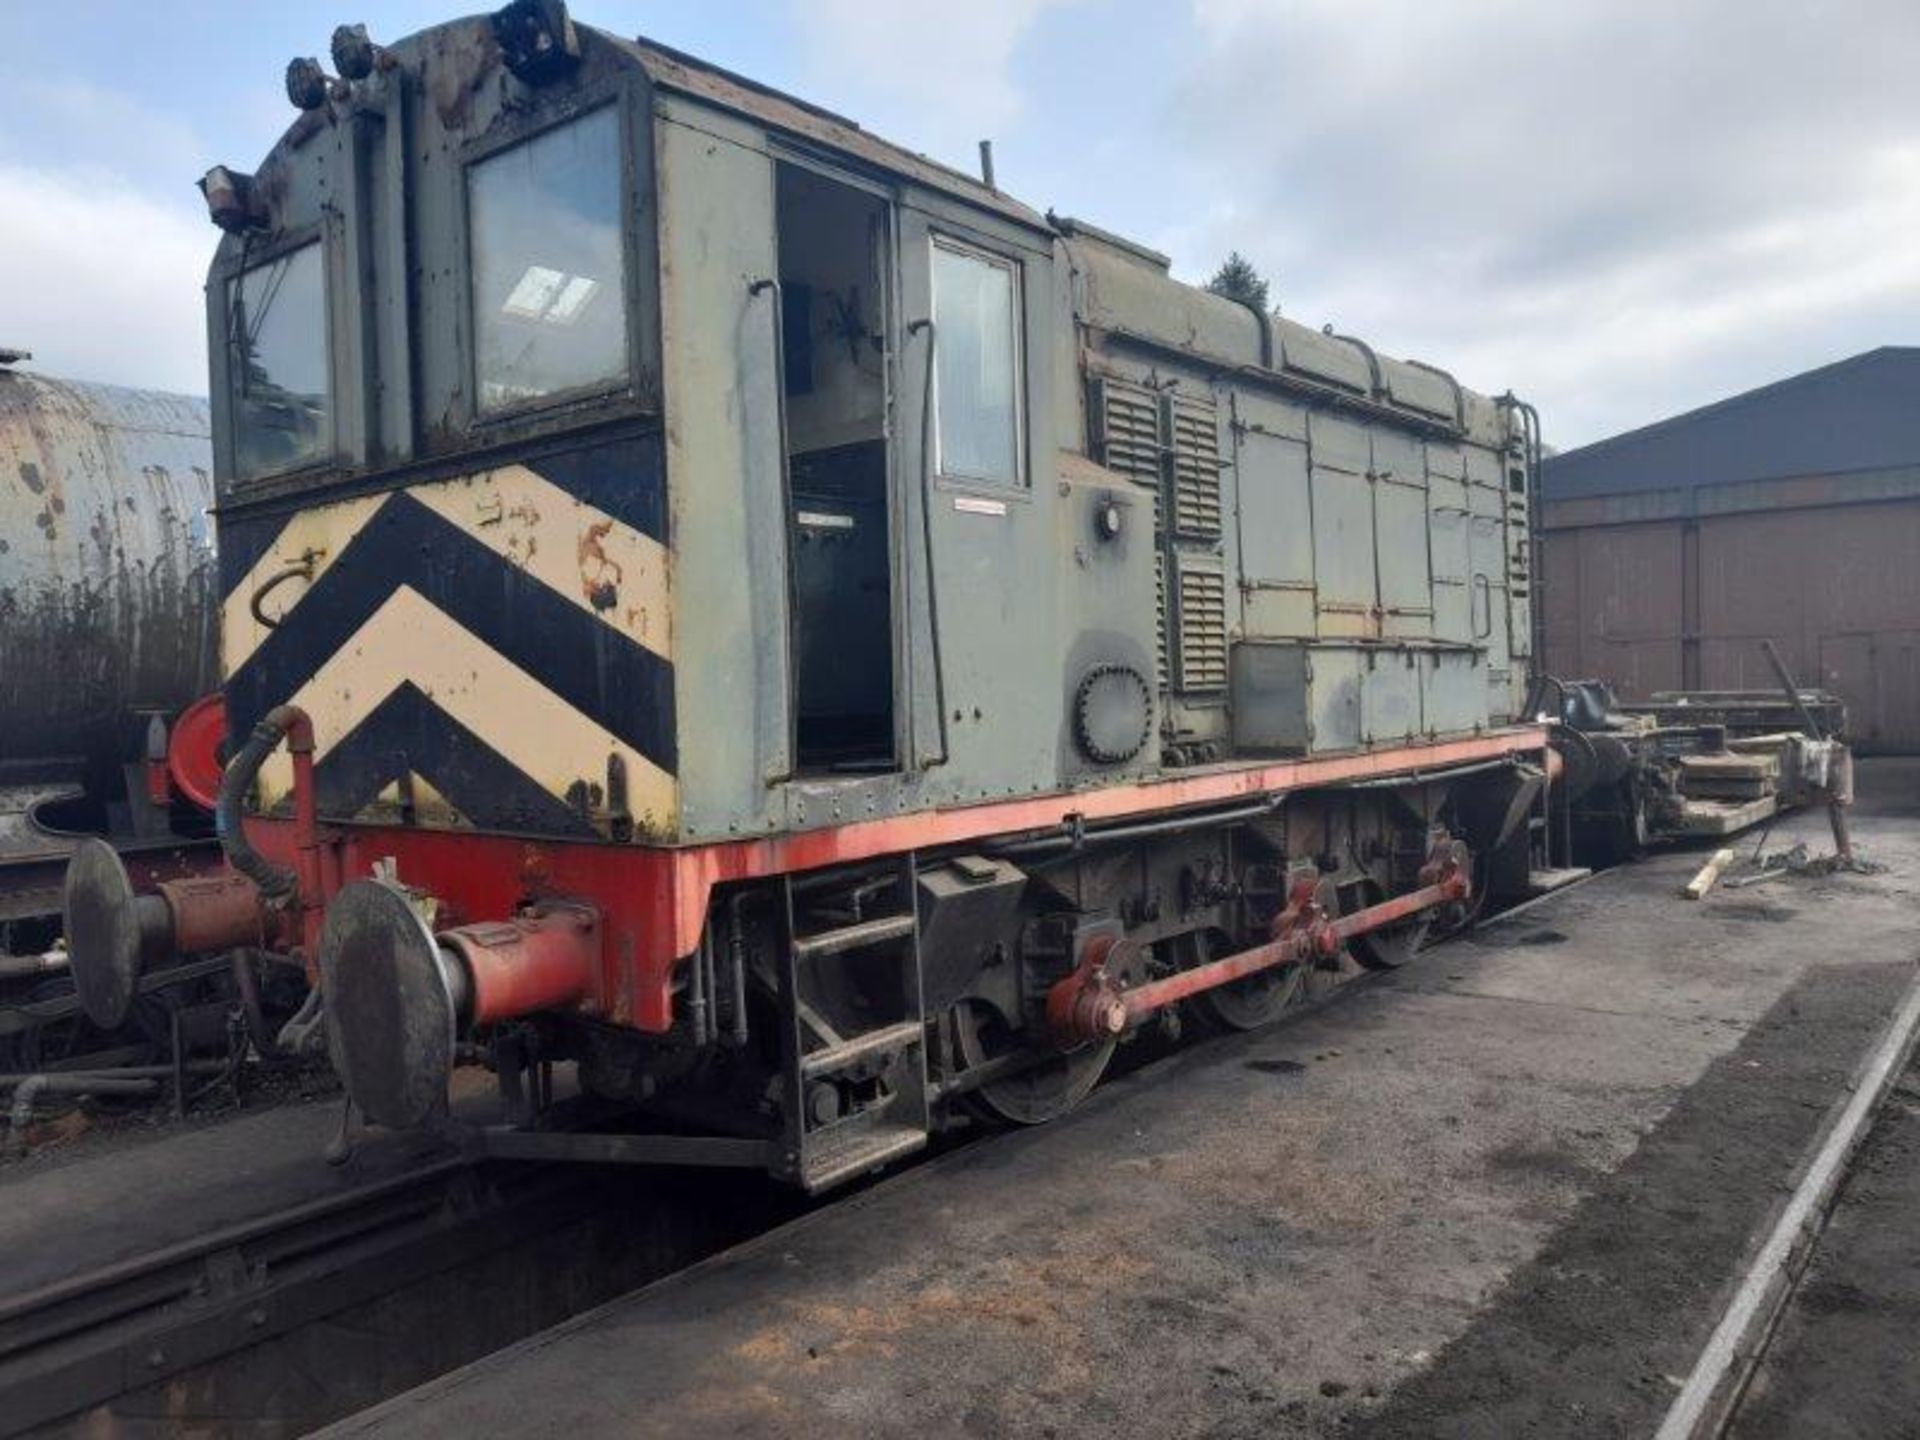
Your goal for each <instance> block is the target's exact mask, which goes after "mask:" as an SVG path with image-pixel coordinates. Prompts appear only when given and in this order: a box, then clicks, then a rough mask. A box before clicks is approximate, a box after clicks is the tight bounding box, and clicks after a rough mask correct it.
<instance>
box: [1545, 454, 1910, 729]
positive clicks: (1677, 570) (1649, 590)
mask: <svg viewBox="0 0 1920 1440" xmlns="http://www.w3.org/2000/svg"><path fill="white" fill-rule="evenodd" d="M1548 496H1549V499H1548V503H1547V504H1546V506H1545V508H1544V515H1543V521H1544V528H1545V532H1546V534H1545V544H1544V549H1543V557H1542V572H1543V585H1542V590H1543V596H1544V608H1545V628H1546V636H1545V640H1546V668H1547V670H1548V672H1549V673H1551V674H1555V675H1560V676H1567V677H1573V676H1581V677H1585V676H1597V677H1599V678H1602V679H1605V680H1607V681H1609V682H1610V683H1612V684H1613V685H1614V686H1615V687H1616V688H1617V689H1618V690H1619V691H1620V692H1621V693H1622V695H1623V696H1626V697H1629V698H1643V697H1645V696H1646V695H1648V694H1650V693H1651V692H1653V691H1655V690H1674V689H1709V690H1712V689H1760V688H1766V687H1770V686H1772V685H1773V684H1774V683H1775V682H1774V680H1773V676H1772V672H1771V671H1770V670H1769V669H1768V666H1767V661H1766V657H1765V655H1764V654H1763V653H1762V651H1761V647H1760V642H1761V640H1762V639H1765V638H1772V639H1773V640H1774V641H1776V642H1777V643H1778V644H1779V646H1780V648H1781V653H1782V654H1783V655H1784V656H1785V657H1786V660H1787V663H1788V664H1789V665H1790V666H1791V667H1792V668H1793V671H1794V674H1795V676H1796V677H1797V678H1798V679H1799V680H1800V681H1801V683H1802V684H1807V685H1812V684H1819V685H1823V686H1825V687H1826V688H1828V689H1830V690H1833V691H1834V692H1836V693H1837V694H1839V695H1840V696H1841V698H1842V699H1843V700H1845V701H1846V704H1847V708H1848V712H1849V717H1850V726H1851V730H1852V734H1853V738H1854V740H1855V742H1856V743H1857V744H1858V745H1859V746H1860V747H1861V748H1863V749H1869V750H1879V751H1891V752H1905V753H1913V752H1920V464H1915V465H1913V466H1907V467H1897V468H1892V469H1883V470H1873V471H1864V472H1851V473H1847V474H1840V475H1802V476H1791V477H1786V478H1781V479H1771V480H1760V481H1748V482H1739V483H1731V484H1722V485H1704V486H1693V487H1686V488H1674V489H1666V490H1640V491H1635V492H1630V493H1620V494H1611V495H1581V496H1577V497H1567V498H1560V499H1554V498H1552V496H1553V485H1552V479H1551V468H1550V469H1549V481H1548Z"/></svg>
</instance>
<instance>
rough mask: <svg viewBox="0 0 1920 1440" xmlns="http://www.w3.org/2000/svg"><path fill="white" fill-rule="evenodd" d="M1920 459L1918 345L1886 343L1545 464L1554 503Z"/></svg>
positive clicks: (1545, 479) (1546, 482)
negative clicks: (1582, 497) (1577, 497)
mask: <svg viewBox="0 0 1920 1440" xmlns="http://www.w3.org/2000/svg"><path fill="white" fill-rule="evenodd" d="M1908 465H1917V466H1920V346H1912V345H1883V346H1881V347H1880V348H1879V349H1877V350H1868V351H1866V352H1865V353H1864V354H1860V355H1855V356H1853V357H1852V358H1851V359H1847V360H1840V361H1837V362H1835V363H1834V364H1832V365H1823V366H1821V367H1820V368H1819V369H1817V370H1808V371H1806V372H1804V373H1803V374H1799V375H1794V376H1791V377H1789V378H1788V379H1785V380H1777V381H1775V382H1774V383H1773V384H1771V385H1763V386H1761V387H1760V388H1759V389H1757V390H1748V391H1746V392H1745V393H1744V394H1740V395H1735V396H1733V397H1732V398H1730V399H1727V400H1720V401H1717V402H1715V403H1714V404H1712V405H1706V406H1702V407H1701V408H1700V409H1698V410H1689V411H1687V412H1686V413H1685V414H1684V415H1675V416H1673V417H1672V418H1671V419H1668V420H1661V421H1657V422H1656V423H1654V424H1652V425H1647V426H1643V427H1642V428H1641V429H1638V430H1629V431H1627V432H1626V433H1625V434H1622V435H1615V436H1613V437H1611V438H1610V439H1606V440H1599V441H1596V442H1594V443H1593V444H1591V445H1583V446H1581V447H1580V448H1579V449H1578V450H1569V451H1567V452H1566V453H1564V454H1561V455H1556V456H1554V457H1552V458H1551V459H1549V460H1548V461H1547V462H1546V465H1545V467H1544V469H1543V472H1542V483H1543V488H1544V490H1545V493H1546V497H1547V498H1548V499H1549V500H1564V499H1571V498H1573V497H1575V496H1582V495H1618V494H1623V493H1627V492H1631V491H1639V490H1670V489H1678V488H1686V487H1692V486H1700V485H1725V484H1730V483H1734V482H1737V481H1745V480H1771V479H1778V478H1781V477H1785V476H1792V475H1837V474H1842V473H1844V472H1847V471H1851V470H1884V469H1892V468H1896V467H1900V466H1908Z"/></svg>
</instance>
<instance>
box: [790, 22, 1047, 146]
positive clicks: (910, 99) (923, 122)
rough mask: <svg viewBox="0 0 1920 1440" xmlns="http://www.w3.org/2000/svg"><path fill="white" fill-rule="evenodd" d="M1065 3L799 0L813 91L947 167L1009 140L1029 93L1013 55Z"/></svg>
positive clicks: (800, 26) (799, 26)
mask: <svg viewBox="0 0 1920 1440" xmlns="http://www.w3.org/2000/svg"><path fill="white" fill-rule="evenodd" d="M1064 3H1069V0H974V3H972V4H953V5H925V4H903V3H900V0H793V14H794V20H793V23H794V25H795V26H796V28H797V30H798V32H799V34H800V36H801V40H802V44H803V45H804V47H805V69H806V73H807V77H808V81H807V85H808V88H807V90H806V92H805V93H807V94H810V95H829V96H833V97H834V99H833V100H832V101H830V102H829V103H830V104H831V105H832V106H834V107H835V108H848V109H852V110H853V111H854V114H855V117H856V118H858V119H860V120H861V121H862V123H872V124H873V126H874V128H875V129H878V130H879V131H880V132H881V133H883V134H886V135H888V136H889V137H891V138H897V139H899V140H901V141H903V142H904V143H907V144H909V145H912V146H915V147H917V148H919V149H921V150H923V151H924V152H925V153H927V154H929V155H931V156H932V157H933V158H935V159H937V160H941V161H943V162H945V163H946V164H949V165H955V166H961V167H966V168H970V167H971V164H972V160H973V154H974V146H975V144H976V143H977V142H978V141H979V140H981V139H985V138H990V137H994V136H1004V135H1005V134H1007V133H1008V132H1009V131H1010V130H1011V129H1012V128H1013V126H1014V125H1015V124H1016V123H1017V122H1018V120H1019V118H1020V116H1021V113H1022V111H1023V110H1024V108H1025V103H1026V102H1025V97H1024V96H1023V95H1022V93H1021V90H1020V87H1019V86H1018V85H1017V84H1016V83H1015V78H1014V74H1013V60H1014V53H1015V50H1016V48H1017V47H1018V45H1019V43H1020V41H1021V40H1022V39H1023V38H1024V37H1025V36H1026V35H1027V34H1028V33H1029V31H1030V30H1031V29H1032V27H1033V25H1034V24H1035V22H1036V21H1037V20H1039V18H1040V17H1041V15H1042V14H1043V13H1044V12H1045V11H1047V10H1049V9H1051V8H1055V7H1057V6H1059V5H1061V4H1064Z"/></svg>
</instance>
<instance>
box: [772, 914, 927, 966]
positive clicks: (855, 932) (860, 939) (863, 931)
mask: <svg viewBox="0 0 1920 1440" xmlns="http://www.w3.org/2000/svg"><path fill="white" fill-rule="evenodd" d="M915 923H916V922H915V920H914V917H913V916H912V915H884V916H882V917H881V918H880V919H878V920H862V921H860V922H859V923H858V924H855V925H846V926H842V927H841V928H840V929H838V930H823V931H821V932H820V933H819V934H817V935H796V936H795V937H794V941H793V953H794V956H795V957H796V958H797V959H801V960H818V959H820V958H822V957H823V956H827V955H840V954H844V953H845V952H847V951H849V950H864V949H867V948H868V947H870V946H874V945H884V944H886V943H887V942H888V941H891V940H904V939H906V937H907V936H909V935H911V934H913V927H914V925H915Z"/></svg>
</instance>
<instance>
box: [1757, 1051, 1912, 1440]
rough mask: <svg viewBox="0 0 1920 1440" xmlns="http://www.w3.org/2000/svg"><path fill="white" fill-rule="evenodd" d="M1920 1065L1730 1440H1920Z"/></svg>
mask: <svg viewBox="0 0 1920 1440" xmlns="http://www.w3.org/2000/svg"><path fill="white" fill-rule="evenodd" d="M1917 1361H1920V1065H1916V1066H1914V1067H1912V1068H1909V1070H1908V1071H1907V1074H1906V1076H1905V1077H1904V1078H1903V1080H1902V1081H1901V1083H1900V1084H1899V1085H1898V1086H1897V1087H1896V1088H1895V1089H1894V1091H1893V1093H1892V1094H1891V1095H1890V1096H1889V1097H1888V1099H1887V1102H1886V1106H1885V1108H1884V1109H1883V1110H1882V1112H1881V1114H1880V1118H1879V1122H1878V1123H1877V1124H1876V1125H1875V1126H1874V1128H1873V1130H1872V1132H1871V1133H1870V1134H1869V1135H1868V1137H1867V1140H1866V1143H1865V1144H1864V1145H1863V1146H1862V1148H1861V1151H1860V1154H1859V1155H1858V1157H1857V1158H1856V1159H1855V1162H1854V1165H1853V1169H1852V1172H1851V1173H1850V1174H1849V1176H1848V1178H1847V1181H1846V1184H1845V1186H1844V1187H1843V1188H1842V1190H1841V1192H1840V1195H1839V1198H1838V1202H1837V1204H1836V1206H1835V1208H1834V1212H1833V1218H1832V1219H1831V1221H1830V1222H1829V1223H1828V1226H1827V1230H1826V1233H1825V1234H1824V1235H1823V1236H1822V1237H1821V1240H1820V1244H1819V1247H1818V1248H1817V1249H1816V1250H1815V1252H1814V1255H1813V1260H1812V1263H1811V1264H1810V1265H1809V1266H1808V1269H1807V1272H1806V1275H1805V1276H1804V1277H1803V1279H1802V1281H1801V1284H1800V1287H1799V1289H1798V1290H1797V1291H1796V1292H1795V1294H1794V1297H1793V1301H1792V1303H1791V1304H1790V1305H1789V1306H1788V1308H1787V1311H1786V1314H1785V1315H1784V1316H1783V1317H1782V1320H1781V1324H1780V1327H1779V1329H1778V1330H1777V1331H1776V1332H1775V1335H1774V1340H1773V1343H1772V1344H1771V1345H1770V1346H1769V1347H1768V1349H1767V1355H1766V1359H1765V1362H1764V1363H1763V1364H1762V1366H1761V1368H1760V1371H1759V1373H1758V1374H1757V1375H1756V1376H1755V1378H1754V1381H1753V1383H1752V1385H1751V1386H1750V1387H1749V1389H1748V1392H1747V1396H1746V1400H1745V1403H1744V1404H1743V1405H1742V1406H1741V1408H1740V1411H1739V1413H1738V1415H1737V1416H1736V1418H1735V1421H1734V1423H1733V1425H1732V1426H1731V1427H1729V1433H1730V1434H1731V1435H1732V1436H1734V1437H1735V1440H1913V1437H1916V1436H1920V1363H1916V1362H1917Z"/></svg>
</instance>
